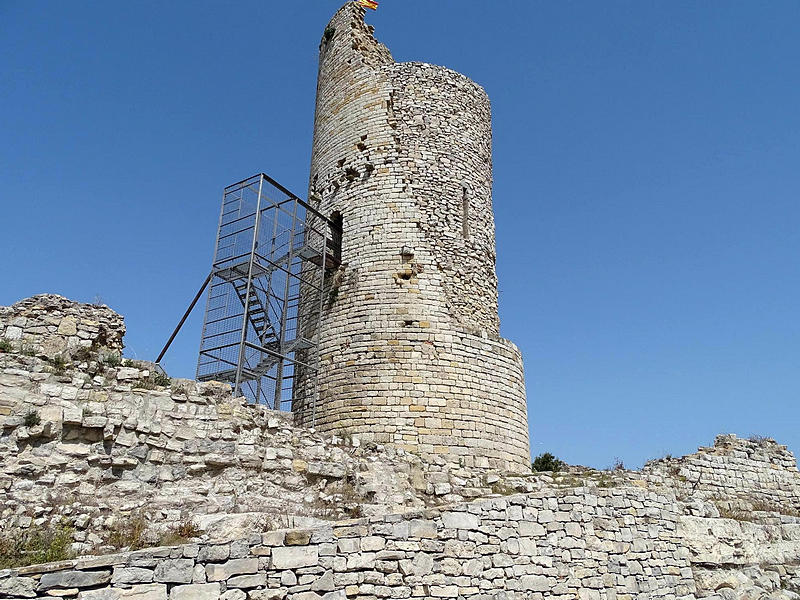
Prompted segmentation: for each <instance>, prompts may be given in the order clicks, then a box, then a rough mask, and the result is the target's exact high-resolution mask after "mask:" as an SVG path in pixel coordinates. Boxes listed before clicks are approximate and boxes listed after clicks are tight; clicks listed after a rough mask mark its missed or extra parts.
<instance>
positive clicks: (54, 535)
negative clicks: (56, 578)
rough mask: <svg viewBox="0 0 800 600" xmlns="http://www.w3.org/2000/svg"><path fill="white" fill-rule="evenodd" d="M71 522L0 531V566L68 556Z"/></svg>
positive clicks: (51, 560) (71, 532) (16, 565)
mask: <svg viewBox="0 0 800 600" xmlns="http://www.w3.org/2000/svg"><path fill="white" fill-rule="evenodd" d="M73 533H74V530H73V528H72V526H71V525H69V524H68V523H66V522H62V523H61V524H59V525H57V526H56V527H45V526H38V527H30V528H28V529H23V530H14V531H6V532H3V533H2V534H0V569H13V568H16V567H25V566H28V565H38V564H41V563H48V562H57V561H61V560H69V559H71V558H73V557H74V556H75V554H74V552H72V549H71V544H72V535H73Z"/></svg>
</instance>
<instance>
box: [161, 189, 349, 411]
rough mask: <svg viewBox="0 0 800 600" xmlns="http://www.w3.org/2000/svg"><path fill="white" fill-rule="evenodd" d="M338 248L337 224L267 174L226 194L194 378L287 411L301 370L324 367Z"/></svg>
mask: <svg viewBox="0 0 800 600" xmlns="http://www.w3.org/2000/svg"><path fill="white" fill-rule="evenodd" d="M340 245H341V223H340V222H336V223H334V221H332V220H330V219H328V218H326V217H325V216H324V215H322V214H321V213H319V212H318V211H316V210H315V209H313V208H312V207H311V206H309V205H308V204H306V203H305V202H303V201H302V200H300V199H299V198H298V197H297V196H295V195H294V194H292V193H291V192H289V191H288V190H286V189H285V188H283V187H282V186H280V184H278V183H277V182H275V181H274V180H272V179H270V178H269V177H267V176H266V175H264V174H260V175H256V176H254V177H251V178H250V179H246V180H244V181H240V182H239V183H236V184H234V185H232V186H228V187H227V188H225V193H224V196H223V201H222V209H221V211H220V222H219V229H218V233H217V241H216V245H215V253H214V262H213V265H212V270H211V275H210V276H209V279H208V280H207V281H206V283H207V284H208V285H209V288H208V297H207V303H206V312H205V316H204V319H203V334H202V340H201V345H200V355H199V358H198V363H197V379H198V380H200V381H221V382H226V383H230V384H231V385H232V386H233V387H234V391H235V393H239V394H242V395H244V396H246V397H247V398H248V399H249V400H250V401H252V402H256V403H263V404H267V405H269V406H270V407H272V408H275V409H287V408H289V407H290V405H291V402H292V400H293V396H294V393H295V390H294V388H293V383H294V371H295V367H296V366H300V367H301V368H304V369H306V370H307V372H308V370H310V371H314V369H315V367H314V365H316V364H318V344H317V337H318V329H319V317H320V315H321V312H322V303H323V298H324V297H325V294H324V288H325V276H326V273H328V272H330V271H331V270H332V269H335V268H337V267H338V266H339V262H340V258H339V254H340ZM201 292H202V288H201ZM198 297H199V294H198ZM195 301H196V300H195ZM190 310H191V307H190ZM184 320H185V317H184ZM179 327H180V326H179ZM170 341H171V340H170ZM162 354H163V353H162ZM305 387H307V386H305ZM305 387H304V389H305ZM312 388H313V390H314V391H313V392H312V393H314V394H315V393H316V391H315V390H316V385H313V386H312ZM303 393H308V392H306V391H304V392H303ZM313 401H314V400H313V399H312V402H313Z"/></svg>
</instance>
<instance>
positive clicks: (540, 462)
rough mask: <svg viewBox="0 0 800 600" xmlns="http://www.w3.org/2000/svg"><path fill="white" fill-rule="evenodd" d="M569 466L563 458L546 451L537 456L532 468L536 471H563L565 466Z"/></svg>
mask: <svg viewBox="0 0 800 600" xmlns="http://www.w3.org/2000/svg"><path fill="white" fill-rule="evenodd" d="M566 466H567V463H565V462H564V461H563V460H559V459H558V458H556V457H555V456H553V455H552V454H550V453H549V452H545V453H544V454H540V455H539V456H537V457H536V458H534V459H533V462H532V463H531V469H533V470H534V471H553V472H556V471H561V470H562V469H564V467H566Z"/></svg>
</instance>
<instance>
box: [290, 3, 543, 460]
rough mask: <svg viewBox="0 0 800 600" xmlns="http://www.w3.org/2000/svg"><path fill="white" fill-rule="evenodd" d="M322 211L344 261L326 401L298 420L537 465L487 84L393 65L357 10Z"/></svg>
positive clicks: (338, 43)
mask: <svg viewBox="0 0 800 600" xmlns="http://www.w3.org/2000/svg"><path fill="white" fill-rule="evenodd" d="M309 202H311V203H312V205H314V207H315V208H317V209H318V210H319V211H320V212H322V213H323V214H325V215H326V216H331V217H333V216H334V215H335V214H339V215H341V217H342V223H343V235H342V252H341V254H342V255H341V259H342V266H341V268H340V270H339V272H338V273H337V274H335V275H334V276H331V277H329V278H328V286H329V290H330V292H329V293H328V294H327V295H328V297H329V301H328V302H326V305H325V307H324V309H323V313H322V316H321V321H320V329H319V340H320V342H319V343H320V348H319V351H320V358H319V360H320V364H319V365H318V366H319V371H318V386H319V387H318V389H319V399H318V401H317V402H316V405H312V403H311V402H310V401H308V400H307V399H308V398H311V397H313V394H311V393H307V394H302V393H301V394H300V395H299V398H300V401H298V402H296V403H295V406H294V407H293V412H294V413H295V415H296V417H295V418H296V422H297V423H298V424H300V425H306V426H309V425H312V424H313V425H314V426H315V427H316V428H317V429H319V430H320V431H323V432H330V433H342V432H347V433H349V434H353V435H358V436H359V437H360V438H361V439H362V440H363V441H374V442H377V443H381V444H393V445H395V446H397V447H400V448H403V449H405V450H408V451H411V452H414V453H417V454H419V455H421V456H423V457H426V458H438V457H444V458H445V459H446V460H447V461H448V462H451V463H454V464H457V465H459V466H465V467H469V468H473V467H478V468H487V469H497V470H515V469H516V470H518V469H525V468H528V466H529V464H530V448H529V440H528V417H527V404H526V399H525V381H524V375H523V365H522V356H521V354H520V351H519V350H518V349H517V347H516V346H515V345H514V344H512V343H511V342H509V341H508V340H505V339H503V338H501V337H500V335H499V329H500V323H499V317H498V312H497V275H496V273H495V239H494V232H495V226H494V216H493V213H492V129H491V109H490V105H489V98H488V96H487V95H486V92H485V91H484V90H483V88H481V87H480V86H479V85H477V84H476V83H474V82H472V81H470V80H469V79H468V78H467V77H465V76H464V75H461V74H459V73H456V72H454V71H451V70H449V69H446V68H443V67H439V66H435V65H430V64H424V63H396V62H394V60H393V59H392V56H391V54H390V52H389V50H388V49H387V48H386V47H385V46H383V45H382V44H380V43H379V42H378V41H376V39H375V37H374V36H373V33H372V28H371V27H370V26H367V25H366V24H365V23H364V9H363V8H361V7H359V6H358V5H356V4H355V3H348V4H346V5H345V6H344V7H342V8H341V9H340V10H339V11H338V12H337V13H336V14H335V15H334V17H333V18H332V20H331V21H330V23H329V24H328V26H327V28H326V29H325V33H324V35H323V37H322V41H321V45H320V55H319V75H318V84H317V99H316V115H315V121H314V142H313V148H312V159H311V174H310V189H309ZM313 322H314V323H316V321H315V320H314V321H313ZM314 334H315V331H314V330H313V329H312V328H311V327H310V326H309V327H308V328H307V330H306V337H314ZM315 360H316V358H315V356H308V357H306V358H305V361H306V362H311V364H315V363H314V361H315ZM304 375H306V374H304V372H303V371H302V369H300V370H298V380H297V383H298V386H299V387H298V389H300V390H301V392H302V391H305V390H306V388H309V387H310V386H311V383H310V382H308V381H305V380H304Z"/></svg>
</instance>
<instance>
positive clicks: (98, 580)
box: [37, 571, 111, 591]
mask: <svg viewBox="0 0 800 600" xmlns="http://www.w3.org/2000/svg"><path fill="white" fill-rule="evenodd" d="M109 581H111V571H57V572H55V573H45V574H44V575H42V578H41V579H40V580H39V585H38V587H37V589H38V590H39V591H46V590H51V589H53V588H84V587H89V586H93V585H103V584H104V583H108V582H109Z"/></svg>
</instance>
